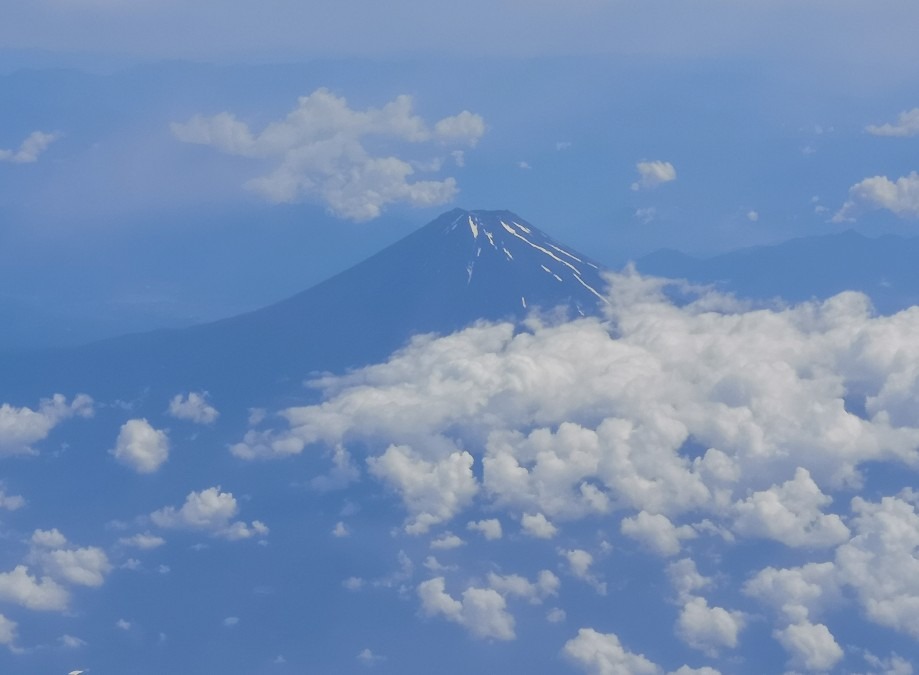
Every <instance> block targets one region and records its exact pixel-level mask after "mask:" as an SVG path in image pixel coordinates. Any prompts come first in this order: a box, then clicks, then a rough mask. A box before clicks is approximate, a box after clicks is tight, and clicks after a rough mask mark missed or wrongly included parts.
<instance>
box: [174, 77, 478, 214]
mask: <svg viewBox="0 0 919 675" xmlns="http://www.w3.org/2000/svg"><path fill="white" fill-rule="evenodd" d="M171 129H172V133H173V135H174V136H175V137H176V138H177V139H179V140H180V141H183V142H186V143H197V144H202V145H208V146H211V147H214V148H216V149H217V150H219V151H221V152H223V153H226V154H230V155H238V156H242V157H249V158H252V159H258V160H262V161H265V160H267V161H273V162H274V163H275V164H276V166H275V168H274V169H273V170H272V171H271V172H270V173H268V174H266V175H263V176H259V177H257V178H254V179H252V180H250V181H249V182H248V183H247V187H248V188H249V189H251V190H253V191H255V192H256V193H258V194H260V195H261V196H262V197H264V198H265V199H267V200H268V201H271V202H275V203H280V202H297V201H300V200H302V199H310V200H314V201H318V202H320V203H322V204H324V205H325V206H326V207H327V208H328V209H329V210H330V211H331V212H332V213H334V214H336V215H338V216H341V217H343V218H348V219H351V220H355V221H363V220H370V219H373V218H376V217H377V216H379V215H380V213H381V212H382V210H383V208H384V207H385V206H387V205H388V204H393V203H407V204H410V205H412V206H434V205H437V204H443V203H446V202H448V201H450V200H452V199H453V198H454V197H455V196H456V194H457V191H458V190H457V186H456V181H455V180H454V179H453V178H452V177H447V178H444V179H443V180H424V181H422V180H415V181H412V180H410V179H411V177H412V175H413V174H414V173H415V169H414V167H413V163H412V162H411V161H407V160H405V159H401V158H400V157H397V156H395V155H375V154H373V153H372V152H371V151H370V150H368V147H370V146H371V145H373V144H378V143H379V141H381V140H382V141H388V142H389V143H390V144H402V145H403V146H406V145H408V146H411V145H414V146H418V145H419V144H423V143H428V144H430V143H434V144H436V145H437V146H444V145H446V146H449V145H454V146H455V145H467V146H473V145H475V144H476V143H477V142H478V140H479V139H480V138H481V137H482V135H483V134H484V133H485V121H484V120H483V119H482V117H481V116H479V115H476V114H474V113H471V112H469V111H467V110H464V111H462V112H460V113H459V114H457V115H452V116H449V117H445V118H443V119H440V120H438V121H437V122H435V123H434V125H433V128H432V127H431V126H430V125H429V124H428V123H427V122H425V121H424V120H423V119H422V118H421V117H420V116H418V115H417V114H416V113H415V111H414V102H413V100H412V98H411V97H410V96H407V95H402V96H397V97H396V98H395V99H393V100H392V101H390V102H389V103H387V104H386V105H384V106H383V107H382V108H368V109H366V110H356V109H353V108H351V107H350V105H349V104H348V102H347V101H346V100H345V99H344V98H343V97H341V96H337V95H335V94H333V93H332V92H330V91H329V90H328V89H317V90H316V91H314V92H313V93H311V94H310V95H308V96H301V97H300V98H299V99H298V102H297V107H296V108H295V109H294V110H293V111H291V112H290V113H289V114H288V115H287V116H286V117H285V118H284V119H283V120H279V121H276V122H272V123H270V124H269V125H268V126H266V127H265V128H264V129H263V130H262V131H261V132H258V133H253V132H252V131H251V130H250V128H249V126H248V125H247V124H246V123H245V122H242V121H240V120H238V119H237V118H236V117H235V116H234V115H232V114H231V113H228V112H223V113H220V114H218V115H214V116H212V117H204V116H200V115H199V116H196V117H193V118H192V119H190V120H189V121H187V122H184V123H173V124H172V126H171ZM368 141H370V142H369V143H368ZM409 149H410V148H406V151H408V150H409Z"/></svg>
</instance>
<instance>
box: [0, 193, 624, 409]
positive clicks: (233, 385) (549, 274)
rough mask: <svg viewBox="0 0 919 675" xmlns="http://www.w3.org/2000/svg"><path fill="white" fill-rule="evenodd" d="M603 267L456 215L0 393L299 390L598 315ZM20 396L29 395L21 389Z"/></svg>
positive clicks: (18, 366) (473, 215) (20, 375)
mask: <svg viewBox="0 0 919 675" xmlns="http://www.w3.org/2000/svg"><path fill="white" fill-rule="evenodd" d="M601 271H602V268H601V266H600V265H599V264H598V263H596V262H594V261H592V260H591V259H590V258H588V257H587V256H585V255H583V254H581V253H578V252H576V251H574V250H572V249H571V248H570V247H567V246H565V245H563V244H561V243H559V242H557V241H555V240H554V239H552V238H551V237H549V236H548V235H546V234H545V233H543V232H541V231H540V230H538V229H537V228H536V227H534V226H533V225H531V224H530V223H528V222H526V221H525V220H523V219H522V218H520V217H519V216H517V215H515V214H513V213H511V212H509V211H465V210H461V209H456V210H453V211H450V212H448V213H445V214H443V215H442V216H440V217H439V218H437V219H436V220H434V221H433V222H431V223H429V224H428V225H426V226H424V227H422V228H421V229H419V230H417V231H415V232H414V233H412V234H410V235H409V236H407V237H405V238H404V239H402V240H400V241H398V242H396V243H395V244H393V245H391V246H389V247H388V248H386V249H384V250H382V251H380V252H379V253H377V254H376V255H374V256H372V257H370V258H368V259H367V260H365V261H363V262H361V263H359V264H357V265H355V266H354V267H352V268H350V269H348V270H346V271H344V272H342V273H340V274H338V275H336V276H334V277H332V278H330V279H328V280H326V281H324V282H322V283H320V284H318V285H316V286H314V287H312V288H310V289H309V290H306V291H304V292H302V293H299V294H298V295H295V296H293V297H291V298H288V299H287V300H283V301H281V302H279V303H277V304H274V305H271V306H269V307H265V308H263V309H260V310H257V311H254V312H250V313H247V314H243V315H240V316H236V317H233V318H230V319H224V320H221V321H217V322H214V323H209V324H203V325H200V326H195V327H192V328H187V329H182V330H176V331H154V332H150V333H142V334H136V335H128V336H124V337H120V338H115V339H111V340H105V341H102V342H97V343H93V344H90V345H86V346H83V347H79V348H74V349H62V350H49V351H43V352H34V353H31V354H19V355H16V356H15V357H14V358H11V357H9V356H6V357H3V358H2V359H0V372H2V373H4V374H5V375H4V377H2V382H0V388H2V389H3V391H0V393H2V394H8V393H13V392H8V391H7V390H9V389H10V385H11V384H13V383H16V384H15V387H14V388H15V389H16V392H15V393H17V394H19V395H20V396H24V397H26V399H28V398H29V397H32V398H34V397H36V396H46V395H48V394H49V393H50V391H76V390H85V391H90V392H93V393H94V395H96V396H113V397H114V396H131V395H136V393H137V391H138V390H140V389H141V388H147V389H148V390H150V391H158V390H160V389H162V390H169V391H178V390H182V389H208V390H210V391H212V392H214V393H217V392H220V391H224V390H234V389H236V390H239V389H245V390H247V391H248V392H249V393H250V395H256V396H259V395H261V394H265V393H267V392H278V391H284V390H290V389H291V388H292V387H299V386H300V382H302V380H303V379H304V378H305V377H308V376H309V375H310V374H311V373H315V372H317V371H341V370H345V369H347V368H352V367H356V366H360V365H365V364H367V363H371V362H374V361H377V360H381V359H383V358H385V357H386V356H387V355H388V354H389V353H391V352H392V351H393V350H395V349H398V348H399V347H401V346H402V345H404V344H405V343H406V342H407V340H408V339H409V338H410V337H411V336H412V335H415V334H418V333H429V332H434V333H439V334H445V333H449V332H453V331H455V330H458V329H460V328H462V327H464V326H466V325H468V324H470V323H472V322H474V321H476V320H479V319H490V320H497V319H511V320H515V321H516V320H519V319H521V318H523V317H524V316H526V315H527V314H528V313H529V312H531V311H533V310H534V309H536V308H542V309H544V310H552V309H555V308H559V307H561V308H562V309H563V311H565V312H566V313H567V314H568V315H570V316H578V315H590V314H597V313H599V312H600V311H601V310H602V307H603V305H604V303H605V302H606V300H605V299H604V297H603V295H604V290H605V285H606V284H605V281H604V280H603V278H602V276H601ZM22 387H25V389H27V391H22V390H21V389H22Z"/></svg>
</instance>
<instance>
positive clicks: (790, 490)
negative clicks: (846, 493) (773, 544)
mask: <svg viewBox="0 0 919 675" xmlns="http://www.w3.org/2000/svg"><path fill="white" fill-rule="evenodd" d="M832 501H833V500H832V498H830V497H828V496H827V495H825V494H823V493H822V492H821V491H820V488H819V487H818V486H817V484H816V483H815V482H814V481H813V479H811V476H810V473H809V472H808V471H807V469H802V468H800V467H799V468H798V469H797V470H796V471H795V476H794V478H792V479H791V480H789V481H787V482H785V483H783V484H782V485H774V486H772V487H771V488H769V489H768V490H763V491H761V492H754V493H753V494H752V495H750V497H749V498H747V499H746V500H744V501H742V502H739V503H738V504H737V506H736V512H737V515H736V519H735V521H734V530H735V532H737V533H738V534H743V535H746V536H751V537H764V538H767V539H775V540H776V541H780V542H782V543H783V544H785V545H786V546H791V547H795V548H801V547H806V548H825V547H828V546H835V545H836V544H841V543H842V542H844V541H847V540H848V539H849V528H848V527H846V526H845V524H844V523H843V522H842V519H841V518H840V517H839V516H838V515H836V514H830V515H826V514H824V513H821V511H820V507H822V506H826V505H828V504H829V503H830V502H832Z"/></svg>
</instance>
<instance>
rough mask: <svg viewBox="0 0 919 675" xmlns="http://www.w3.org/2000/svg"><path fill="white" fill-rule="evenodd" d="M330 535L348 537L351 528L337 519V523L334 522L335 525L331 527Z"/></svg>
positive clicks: (340, 537)
mask: <svg viewBox="0 0 919 675" xmlns="http://www.w3.org/2000/svg"><path fill="white" fill-rule="evenodd" d="M332 536H333V537H337V538H339V539H342V538H344V537H350V536H351V530H349V529H348V526H347V525H345V524H344V523H343V522H341V521H340V520H339V521H338V522H337V523H335V527H334V528H332Z"/></svg>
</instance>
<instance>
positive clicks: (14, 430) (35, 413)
mask: <svg viewBox="0 0 919 675" xmlns="http://www.w3.org/2000/svg"><path fill="white" fill-rule="evenodd" d="M94 412H95V411H94V409H93V400H92V399H91V398H90V397H89V396H87V395H86V394H79V395H77V396H75V397H74V399H73V400H72V401H71V402H70V403H68V402H67V399H66V398H65V397H64V396H62V395H61V394H55V395H54V396H52V397H51V398H44V399H42V400H41V401H40V402H39V404H38V409H37V410H32V409H31V408H27V407H24V406H23V407H22V408H17V407H14V406H11V405H10V404H9V403H4V404H3V405H0V457H2V456H9V455H31V454H35V452H36V451H35V450H34V448H33V447H32V446H33V445H34V444H35V443H38V442H39V441H42V440H44V439H45V438H47V437H48V434H49V433H51V430H52V429H54V427H56V426H57V425H58V424H60V423H61V422H63V421H64V420H66V419H69V418H71V417H83V418H88V417H92V416H93V414H94Z"/></svg>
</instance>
